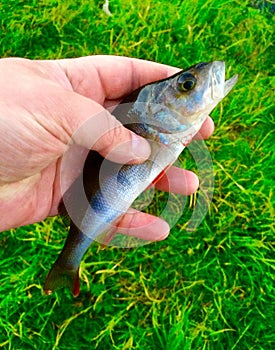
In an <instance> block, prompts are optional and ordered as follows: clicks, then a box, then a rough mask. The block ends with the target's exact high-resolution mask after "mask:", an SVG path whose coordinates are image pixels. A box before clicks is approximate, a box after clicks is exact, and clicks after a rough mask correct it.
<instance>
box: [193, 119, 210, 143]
mask: <svg viewBox="0 0 275 350" xmlns="http://www.w3.org/2000/svg"><path fill="white" fill-rule="evenodd" d="M214 128H215V125H214V122H213V119H212V118H211V117H207V118H206V119H205V121H204V123H203V124H202V127H201V128H200V130H199V132H198V133H197V134H196V135H195V136H194V138H193V139H194V140H205V139H208V138H209V137H210V136H211V135H212V134H213V132H214Z"/></svg>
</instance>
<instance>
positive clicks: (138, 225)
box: [117, 208, 170, 241]
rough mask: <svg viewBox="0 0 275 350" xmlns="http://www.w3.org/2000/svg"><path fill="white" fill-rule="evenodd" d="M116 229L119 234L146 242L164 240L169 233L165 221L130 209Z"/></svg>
mask: <svg viewBox="0 0 275 350" xmlns="http://www.w3.org/2000/svg"><path fill="white" fill-rule="evenodd" d="M117 227H118V232H119V233H122V234H125V235H128V236H134V237H137V238H141V239H144V240H146V241H159V240H162V239H165V238H166V237H167V236H168V234H169V231H170V228H169V225H168V224H167V222H166V221H164V220H162V219H160V218H158V217H156V216H153V215H151V214H146V213H142V212H140V211H138V210H135V209H132V208H130V209H129V210H128V211H127V213H126V214H125V215H124V216H123V217H122V219H121V221H120V222H119V223H118V225H117Z"/></svg>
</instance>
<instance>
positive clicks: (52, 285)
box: [43, 263, 80, 297]
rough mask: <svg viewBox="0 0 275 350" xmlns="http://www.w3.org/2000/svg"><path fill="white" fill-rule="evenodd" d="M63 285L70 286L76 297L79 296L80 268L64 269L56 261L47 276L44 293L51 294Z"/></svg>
mask: <svg viewBox="0 0 275 350" xmlns="http://www.w3.org/2000/svg"><path fill="white" fill-rule="evenodd" d="M63 287H68V288H70V290H71V292H72V293H73V296H74V297H77V296H78V294H79V291H80V283H79V268H77V269H64V268H62V267H61V266H59V265H58V264H57V263H55V264H54V265H53V267H52V269H51V270H50V272H49V273H48V276H47V278H46V281H45V284H44V288H43V289H44V293H45V294H48V295H49V294H52V292H53V291H55V290H56V289H58V288H63Z"/></svg>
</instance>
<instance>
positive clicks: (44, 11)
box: [0, 0, 275, 350]
mask: <svg viewBox="0 0 275 350" xmlns="http://www.w3.org/2000/svg"><path fill="white" fill-rule="evenodd" d="M102 4H103V1H88V0H82V1H80V0H74V1H72V0H67V1H59V0H56V1H50V0H48V1H46V0H40V1H31V0H27V1H21V0H10V1H3V2H2V5H1V12H0V25H1V31H0V42H1V45H0V52H1V56H2V57H6V56H21V57H28V58H41V59H42V58H43V59H47V58H61V57H75V56H82V55H88V54H118V55H127V56H134V57H139V58H145V59H150V60H154V61H158V62H163V63H167V64H171V65H176V66H179V67H183V68H184V67H187V66H190V65H191V64H193V63H197V62H200V61H208V60H213V59H221V60H225V61H226V62H227V66H228V69H229V72H230V73H233V72H234V73H238V74H239V76H240V77H239V82H238V85H237V86H236V88H235V89H234V90H233V91H232V93H231V94H230V96H229V97H228V98H226V100H225V101H224V102H223V103H221V104H220V105H219V106H218V107H217V108H216V110H215V111H214V113H213V118H214V120H215V123H216V131H215V134H214V135H213V137H212V138H211V139H210V140H208V141H207V145H208V147H209V150H210V152H211V155H212V157H213V164H214V171H215V189H214V198H213V202H212V204H211V207H210V210H209V213H208V215H207V216H206V218H205V220H204V221H203V222H202V224H201V225H200V227H199V228H198V229H197V230H196V231H195V232H192V233H188V232H186V231H185V230H184V228H185V226H186V221H187V220H188V218H189V217H190V214H191V212H192V205H193V203H194V200H195V197H193V198H191V200H190V201H189V202H190V205H189V207H188V208H187V209H186V210H185V212H184V213H183V216H182V217H181V219H180V221H179V222H178V224H177V225H176V226H175V227H174V228H173V230H172V232H171V235H170V236H169V238H168V239H167V240H166V241H164V242H159V243H154V244H151V245H148V246H145V247H142V248H138V249H133V250H131V249H129V250H122V249H114V248H107V249H105V250H102V249H101V248H100V246H99V245H98V244H94V245H93V246H92V247H91V249H90V251H89V252H88V254H87V255H86V256H85V259H84V261H83V263H82V266H81V267H82V291H81V294H80V296H79V297H78V298H77V299H73V298H72V297H71V295H70V294H69V293H68V291H66V290H60V291H58V292H56V293H54V294H53V295H52V296H44V295H43V294H42V287H41V285H42V284H43V281H44V279H45V276H46V274H47V271H48V270H49V268H50V266H51V264H52V262H53V261H54V260H55V259H56V257H57V254H58V252H59V251H60V249H61V247H62V244H63V242H64V238H65V236H66V230H65V229H64V227H63V225H62V223H61V220H60V219H58V218H53V219H47V220H45V221H44V222H42V223H40V224H36V225H30V226H28V227H22V228H19V229H17V230H11V231H9V232H4V233H2V234H1V236H0V237H1V238H0V245H1V251H0V254H1V259H0V265H1V270H0V283H1V288H0V347H3V348H4V349H41V350H44V349H60V350H65V349H66V350H70V349H100V350H106V349H121V350H122V349H123V350H126V349H141V350H143V349H152V350H154V349H166V350H170V349H171V350H177V349H178V350H181V349H192V350H193V349H196V350H199V349H200V350H204V349H211V350H214V349H215V350H217V349H218V350H221V349H224V350H228V349H232V350H233V349H241V350H243V349H253V350H260V349H261V350H269V349H272V348H275V340H274V328H275V321H274V317H275V290H274V265H275V264H274V262H275V254H274V196H273V192H274V162H275V156H274V142H275V139H274V90H273V91H272V84H273V86H274V57H275V55H274V50H273V49H274V47H273V48H272V46H271V44H272V35H273V29H274V17H273V15H272V12H273V8H272V4H271V3H269V2H263V1H258V2H257V1H246V0H245V1H240V0H231V1H229V0H219V1H218V0H213V1H210V0H204V1H202V0H197V1H193V0H192V1H191V0H186V1H180V0H169V1H160V0H152V1H149V0H143V1H129V0H113V1H112V0H111V1H110V10H111V12H112V13H113V16H112V17H108V16H107V15H106V14H105V13H104V12H103V11H102V9H101V7H102ZM263 4H264V5H266V6H262V5H263ZM273 39H274V38H273ZM273 41H274V40H273ZM272 68H273V71H272ZM3 141H4V140H2V141H1V142H3ZM181 160H182V163H183V165H188V166H190V167H191V168H193V170H195V171H196V169H195V168H194V164H193V162H192V159H191V156H190V154H189V153H188V151H186V152H184V153H183V155H182V157H181ZM202 180H203V179H202ZM162 196H163V195H162V194H159V199H160V200H162ZM15 210H16V208H15Z"/></svg>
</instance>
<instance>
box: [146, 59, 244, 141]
mask: <svg viewBox="0 0 275 350" xmlns="http://www.w3.org/2000/svg"><path fill="white" fill-rule="evenodd" d="M237 78H238V76H237V75H234V76H233V77H232V78H231V79H229V80H225V62H223V61H213V62H210V63H199V64H196V65H194V66H192V67H191V68H189V69H187V70H184V71H180V72H178V73H176V74H174V75H173V76H171V77H169V78H168V79H165V80H163V81H159V82H158V83H157V84H153V85H152V87H151V96H155V98H154V101H153V102H154V103H153V104H152V105H153V107H152V105H151V106H150V108H151V111H152V110H154V111H153V113H148V111H147V116H148V115H151V116H153V118H154V123H155V125H156V128H158V130H159V131H161V130H162V132H163V133H173V134H177V133H179V134H182V133H184V134H189V135H190V130H191V129H192V130H193V131H192V132H191V134H195V133H196V132H197V131H198V130H199V129H200V127H201V125H202V123H203V121H204V120H205V118H206V117H207V116H208V114H209V113H210V112H211V111H212V109H213V108H214V107H215V106H216V105H217V104H218V103H219V102H220V101H221V100H222V99H223V98H224V97H225V96H226V95H227V94H228V92H229V91H230V90H231V89H232V88H233V86H234V85H235V84H236V81H237ZM157 124H158V126H157ZM179 136H182V135H179Z"/></svg>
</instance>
